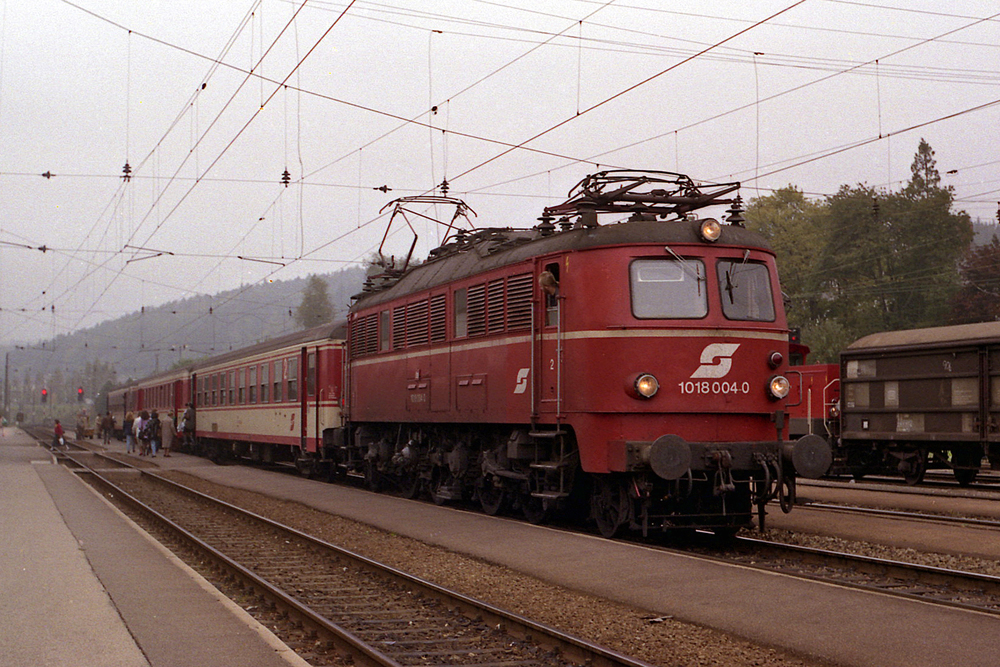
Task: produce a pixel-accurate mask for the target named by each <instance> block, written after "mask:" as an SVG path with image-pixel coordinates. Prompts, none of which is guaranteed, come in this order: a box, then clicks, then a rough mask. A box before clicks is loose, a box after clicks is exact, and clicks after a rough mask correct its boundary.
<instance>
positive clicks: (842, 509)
mask: <svg viewBox="0 0 1000 667" xmlns="http://www.w3.org/2000/svg"><path fill="white" fill-rule="evenodd" d="M800 507H801V508H804V509H810V510H815V511H819V512H839V513H840V514H856V515H859V516H872V517H885V518H890V519H899V520H901V521H923V522H929V523H941V524H948V525H958V526H975V527H978V528H1000V520H996V519H982V518H977V517H965V516H953V515H950V514H927V513H924V512H914V511H909V510H907V511H903V510H890V509H882V508H878V507H859V506H856V505H836V504H831V503H819V502H811V501H810V502H805V503H800V504H797V505H796V508H800Z"/></svg>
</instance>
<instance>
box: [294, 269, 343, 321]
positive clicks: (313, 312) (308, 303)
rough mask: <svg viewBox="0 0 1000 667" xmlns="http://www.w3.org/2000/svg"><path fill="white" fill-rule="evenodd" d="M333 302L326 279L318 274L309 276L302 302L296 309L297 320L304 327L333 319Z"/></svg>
mask: <svg viewBox="0 0 1000 667" xmlns="http://www.w3.org/2000/svg"><path fill="white" fill-rule="evenodd" d="M333 315H334V312H333V304H331V303H330V296H329V294H328V293H327V286H326V281H325V280H323V279H322V278H320V277H319V276H317V275H312V276H309V282H308V283H306V288H305V290H303V292H302V303H300V304H299V307H298V308H297V309H296V310H295V321H296V322H298V323H299V326H301V327H302V328H303V329H308V328H309V327H315V326H319V325H320V324H324V323H326V322H329V321H331V320H332V319H333Z"/></svg>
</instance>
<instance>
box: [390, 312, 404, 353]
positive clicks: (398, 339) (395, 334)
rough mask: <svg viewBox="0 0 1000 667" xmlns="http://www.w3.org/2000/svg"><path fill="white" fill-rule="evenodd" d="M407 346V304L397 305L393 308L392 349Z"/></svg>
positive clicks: (400, 348)
mask: <svg viewBox="0 0 1000 667" xmlns="http://www.w3.org/2000/svg"><path fill="white" fill-rule="evenodd" d="M404 347H406V306H396V307H395V308H393V309H392V349H394V350H402V349H403V348H404Z"/></svg>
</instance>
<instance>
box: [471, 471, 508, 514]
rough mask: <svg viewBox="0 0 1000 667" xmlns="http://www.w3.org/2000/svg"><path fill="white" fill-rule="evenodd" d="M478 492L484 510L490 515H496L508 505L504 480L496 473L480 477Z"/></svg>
mask: <svg viewBox="0 0 1000 667" xmlns="http://www.w3.org/2000/svg"><path fill="white" fill-rule="evenodd" d="M476 494H477V495H478V496H479V504H480V506H482V508H483V511H484V512H486V513H487V514H489V515H490V516H496V515H497V514H499V513H500V512H501V511H502V510H504V509H505V508H506V506H507V491H506V489H505V488H504V483H503V480H501V479H499V478H498V477H496V476H495V475H489V476H487V477H482V478H480V480H479V489H478V490H477V491H476Z"/></svg>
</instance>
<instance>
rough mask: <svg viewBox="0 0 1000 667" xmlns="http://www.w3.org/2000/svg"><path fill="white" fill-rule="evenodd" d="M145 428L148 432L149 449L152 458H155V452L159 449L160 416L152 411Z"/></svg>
mask: <svg viewBox="0 0 1000 667" xmlns="http://www.w3.org/2000/svg"><path fill="white" fill-rule="evenodd" d="M146 428H147V429H148V430H149V448H150V451H152V453H153V458H156V450H158V449H159V448H160V415H159V414H158V413H157V412H156V410H153V414H152V415H151V416H150V417H149V423H148V424H146Z"/></svg>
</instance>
